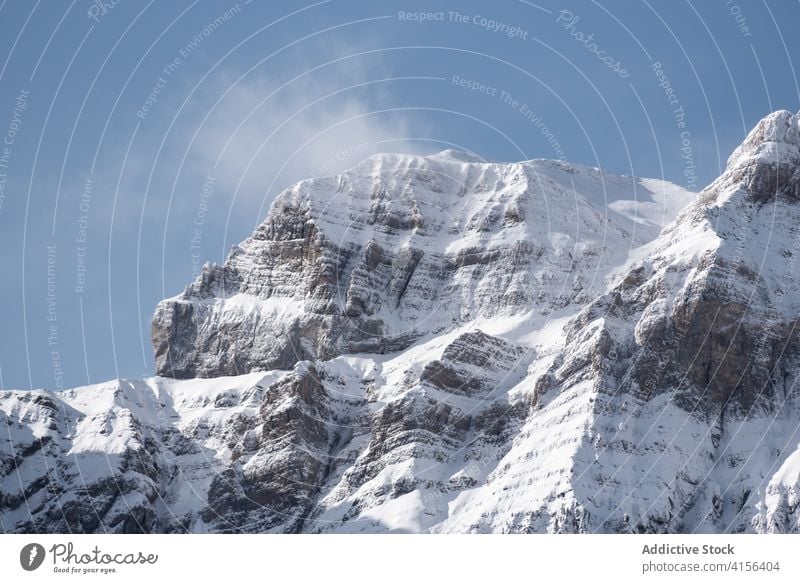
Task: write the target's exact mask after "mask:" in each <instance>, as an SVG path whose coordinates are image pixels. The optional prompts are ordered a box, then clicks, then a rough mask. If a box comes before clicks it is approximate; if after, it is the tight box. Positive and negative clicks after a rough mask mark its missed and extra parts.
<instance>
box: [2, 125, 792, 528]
mask: <svg viewBox="0 0 800 583" xmlns="http://www.w3.org/2000/svg"><path fill="white" fill-rule="evenodd" d="M799 147H800V116H793V115H792V114H791V113H789V112H785V111H781V112H776V113H773V114H771V115H769V116H768V117H766V118H765V119H764V120H762V121H761V122H760V123H759V124H758V126H757V127H756V128H755V129H754V130H753V131H752V132H751V133H750V135H749V136H748V137H747V139H746V140H745V141H744V142H743V144H742V145H741V146H740V147H739V148H738V149H737V150H736V151H735V152H734V153H733V155H732V156H731V158H730V159H729V161H728V166H727V169H726V171H725V172H724V173H723V175H722V176H720V177H719V178H718V179H717V180H716V181H715V182H714V183H712V184H711V185H710V186H709V187H708V188H706V189H705V190H704V191H703V192H702V193H700V194H694V193H690V192H687V191H684V190H682V189H681V188H679V187H677V186H675V185H673V184H670V183H667V182H663V181H658V180H648V179H640V178H632V177H623V176H615V175H610V174H608V173H605V172H603V171H601V170H598V169H595V168H587V167H581V166H576V165H569V164H565V163H561V162H554V161H543V160H534V161H529V162H522V163H517V164H494V163H487V162H484V161H483V160H480V159H478V158H476V157H474V156H472V155H468V154H465V153H462V152H454V151H446V152H442V153H440V154H437V155H435V156H428V157H420V156H408V155H381V156H375V157H372V158H369V159H367V160H366V161H364V162H363V163H361V164H360V165H359V166H357V167H356V168H353V169H352V170H350V171H348V172H346V173H344V174H341V175H339V176H335V177H330V178H319V179H314V180H307V181H303V182H300V183H299V184H297V185H295V186H294V187H292V188H290V189H289V190H287V191H286V192H284V193H283V194H282V195H280V196H279V197H278V198H277V200H276V201H275V203H274V204H273V206H272V209H271V210H270V213H269V216H268V217H267V219H266V221H265V222H264V223H263V224H262V225H261V226H260V227H259V228H258V229H257V230H256V232H255V233H254V234H253V235H252V236H251V237H250V238H249V239H248V240H246V241H244V242H243V243H242V244H241V245H239V246H237V247H235V248H234V249H233V251H232V252H231V254H230V255H229V257H228V259H227V260H226V261H225V263H224V265H221V266H215V265H208V266H206V267H205V268H204V270H203V273H202V275H201V277H200V278H199V279H198V280H197V281H195V282H194V283H192V284H191V285H190V286H189V287H187V289H186V290H185V291H184V292H183V293H182V294H181V295H179V296H177V297H174V298H170V299H167V300H164V301H163V302H161V303H160V304H159V306H158V308H157V310H156V314H155V316H154V319H153V344H154V349H155V351H156V364H157V373H158V374H159V375H160V376H157V377H153V378H150V379H145V380H143V381H122V380H120V381H113V382H109V383H104V384H101V385H94V386H91V387H82V388H78V389H72V390H69V391H61V392H56V393H51V392H47V391H2V392H0V527H2V530H3V531H7V532H8V531H13V532H105V531H114V532H141V531H145V532H184V531H190V532H389V531H391V532H730V531H733V532H741V531H746V532H798V531H800V511H798V503H799V502H800V452H799V450H798V444H800V423H799V422H800V402H798V390H797V388H796V381H797V374H798V371H800V368H798V364H800V363H798V360H799V359H800V343H799V342H798V334H797V332H796V331H795V327H796V324H797V321H798V317H799V316H800V289H798V285H800V284H798V283H796V282H795V255H796V254H798V253H800V206H798V205H800V201H799V200H798V199H800V150H799V149H798V148H799ZM3 427H7V428H8V431H7V432H4V431H3V429H2V428H3Z"/></svg>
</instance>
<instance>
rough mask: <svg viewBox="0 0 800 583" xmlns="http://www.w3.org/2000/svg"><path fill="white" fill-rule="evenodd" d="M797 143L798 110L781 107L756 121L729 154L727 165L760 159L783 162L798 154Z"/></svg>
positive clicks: (799, 129) (799, 128) (799, 140)
mask: <svg viewBox="0 0 800 583" xmlns="http://www.w3.org/2000/svg"><path fill="white" fill-rule="evenodd" d="M799 147H800V113H798V114H793V113H792V112H791V111H789V110H786V109H781V110H778V111H774V112H772V113H770V114H769V115H767V116H765V117H764V118H763V119H762V120H761V121H759V122H758V123H757V124H756V126H755V127H754V128H753V129H752V130H751V131H750V133H749V134H747V137H746V138H745V139H744V141H743V142H742V143H741V144H740V145H739V147H738V148H736V149H735V150H734V151H733V153H732V154H731V156H730V158H728V166H729V167H734V166H740V165H741V164H742V163H743V162H747V163H751V162H753V161H755V160H763V161H765V162H771V163H783V162H786V161H789V159H790V158H796V157H797V156H798V148H799Z"/></svg>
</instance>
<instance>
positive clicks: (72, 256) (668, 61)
mask: <svg viewBox="0 0 800 583" xmlns="http://www.w3.org/2000/svg"><path fill="white" fill-rule="evenodd" d="M421 13H422V14H421ZM799 21H800V4H798V3H796V2H780V3H778V2H773V3H770V4H767V3H766V2H755V1H752V2H744V1H739V2H736V1H731V2H728V1H727V0H719V1H707V2H699V1H693V2H681V1H677V2H655V1H654V0H648V1H646V2H645V1H643V2H623V1H602V2H581V1H571V2H566V3H556V2H545V1H541V2H538V3H534V2H527V1H523V0H499V1H497V2H491V3H487V2H463V1H459V2H456V1H455V0H451V1H449V2H440V1H434V2H430V1H428V2H382V1H376V0H371V1H369V2H367V1H364V2H361V1H338V0H330V1H327V2H317V3H313V2H311V3H308V4H306V3H300V2H288V1H279V2H259V1H258V0H254V1H252V2H251V3H247V2H245V1H241V2H238V3H235V2H225V1H214V2H211V1H205V2H204V1H198V2H190V1H174V2H158V3H156V2H145V1H134V0H113V1H112V0H107V1H106V2H105V3H104V2H101V1H100V0H98V1H97V2H94V1H89V0H75V1H72V2H69V1H64V2H60V1H47V2H44V1H39V2H33V1H23V0H4V1H2V2H1V3H0V67H1V68H0V134H2V135H1V136H0V140H2V143H0V261H2V266H3V270H2V276H0V277H2V279H1V280H0V281H2V296H1V297H2V302H0V322H2V334H0V385H2V386H3V387H4V388H29V387H46V388H60V387H70V386H77V385H82V384H87V383H90V382H100V381H103V380H108V379H111V378H115V377H142V376H150V375H152V371H153V368H152V357H151V349H150V343H149V327H150V316H151V314H152V312H153V309H154V307H155V304H156V303H157V302H158V301H159V300H160V299H161V298H163V297H168V296H172V295H175V294H177V293H179V292H180V291H181V290H182V289H183V287H184V286H185V285H186V284H187V283H188V282H189V281H190V280H191V279H192V277H193V273H195V272H196V271H197V268H198V266H199V264H200V263H201V262H204V261H217V262H220V261H222V260H223V259H224V257H225V255H226V254H227V251H228V250H229V248H230V246H231V245H233V244H235V243H237V242H238V241H240V240H242V239H243V238H245V237H246V236H247V235H248V234H249V233H250V232H251V231H252V229H253V227H254V226H255V225H256V224H257V223H258V222H259V221H260V220H262V219H263V218H264V216H265V214H266V212H267V210H268V208H269V204H270V202H271V200H272V199H273V198H274V196H275V195H276V194H277V193H278V192H280V191H281V190H282V189H283V188H285V187H286V186H288V185H290V184H292V183H293V182H295V181H296V180H298V179H301V178H305V177H308V176H314V175H319V174H328V173H332V172H334V171H336V170H339V169H342V168H345V167H348V166H351V165H354V164H355V163H357V162H358V161H359V160H360V159H361V158H364V157H366V156H368V155H370V154H372V153H375V152H380V151H402V152H420V153H430V152H435V151H438V150H442V149H445V148H449V147H456V148H462V149H465V150H469V151H472V152H475V153H478V154H480V155H481V156H483V157H484V158H487V159H492V160H500V161H515V160H521V159H531V158H564V159H567V160H570V161H573V162H578V163H583V164H589V165H592V166H602V167H604V168H605V169H607V170H609V171H612V172H617V173H621V174H636V175H641V176H650V177H664V178H667V179H669V180H672V181H674V182H677V183H679V184H681V185H683V186H688V187H689V188H692V189H695V190H700V189H701V188H702V187H703V186H705V185H706V184H707V183H708V182H709V181H711V180H712V179H713V178H714V177H715V176H716V175H717V174H718V173H719V172H720V169H721V168H722V167H723V166H724V163H725V159H726V158H727V156H728V155H729V154H730V152H731V150H732V149H733V148H734V147H735V146H736V145H737V144H738V142H739V141H740V140H741V139H742V137H743V136H744V135H745V134H746V132H747V130H748V129H749V128H750V127H751V126H752V125H753V124H754V123H756V122H757V121H758V120H759V119H760V118H761V117H763V116H764V115H765V114H767V113H768V112H770V111H772V110H775V109H784V108H785V109H790V110H793V111H797V110H798V109H799V108H800V90H799V89H798V80H797V75H796V72H795V70H794V64H793V60H792V58H793V56H794V55H800V39H799V38H798V37H797V35H796V34H795V30H794V29H795V28H796V23H797V22H799Z"/></svg>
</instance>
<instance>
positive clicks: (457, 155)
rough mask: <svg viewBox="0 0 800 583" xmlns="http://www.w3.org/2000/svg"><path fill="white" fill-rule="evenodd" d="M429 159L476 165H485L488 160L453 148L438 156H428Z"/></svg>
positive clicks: (443, 151)
mask: <svg viewBox="0 0 800 583" xmlns="http://www.w3.org/2000/svg"><path fill="white" fill-rule="evenodd" d="M428 157H429V158H436V159H438V160H454V161H457V162H470V163H475V164H485V163H486V160H484V159H483V158H481V157H480V156H478V155H477V154H475V153H473V152H467V151H465V150H456V149H453V148H450V149H447V150H442V151H441V152H439V153H437V154H433V155H431V156H428Z"/></svg>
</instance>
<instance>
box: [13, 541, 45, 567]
mask: <svg viewBox="0 0 800 583" xmlns="http://www.w3.org/2000/svg"><path fill="white" fill-rule="evenodd" d="M44 555H45V552H44V547H43V546H42V545H40V544H39V543H30V544H28V545H25V546H24V547H22V550H21V551H20V552H19V564H20V565H22V568H23V569H25V570H26V571H35V570H36V569H38V568H39V567H41V566H42V563H44Z"/></svg>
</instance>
